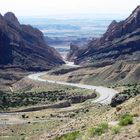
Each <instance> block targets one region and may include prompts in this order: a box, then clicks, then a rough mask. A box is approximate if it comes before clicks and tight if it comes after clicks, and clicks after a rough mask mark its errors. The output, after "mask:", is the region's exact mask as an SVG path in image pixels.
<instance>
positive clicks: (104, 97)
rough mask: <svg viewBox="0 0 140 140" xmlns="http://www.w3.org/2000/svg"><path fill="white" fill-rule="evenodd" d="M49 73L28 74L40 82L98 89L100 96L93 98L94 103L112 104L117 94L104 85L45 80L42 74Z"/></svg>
mask: <svg viewBox="0 0 140 140" xmlns="http://www.w3.org/2000/svg"><path fill="white" fill-rule="evenodd" d="M45 74H47V72H41V73H35V74H31V75H29V76H28V78H30V79H32V80H35V81H40V82H46V84H47V83H55V84H60V85H67V86H74V87H79V88H83V89H90V90H96V91H97V92H98V93H99V94H100V96H99V98H97V99H96V100H93V101H92V102H94V103H101V104H110V103H111V99H112V97H113V96H114V95H115V94H117V91H115V90H114V89H111V88H106V87H102V86H92V85H85V84H79V83H68V82H62V81H52V80H45V79H42V78H41V76H43V75H45Z"/></svg>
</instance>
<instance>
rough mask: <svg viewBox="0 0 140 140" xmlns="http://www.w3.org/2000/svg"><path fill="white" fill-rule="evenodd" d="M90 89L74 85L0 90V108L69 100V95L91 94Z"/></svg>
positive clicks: (6, 108)
mask: <svg viewBox="0 0 140 140" xmlns="http://www.w3.org/2000/svg"><path fill="white" fill-rule="evenodd" d="M92 93H93V91H91V90H86V89H85V90H83V89H80V88H76V87H67V86H66V87H64V88H63V87H60V88H58V87H51V88H49V87H48V88H46V89H31V90H29V91H18V92H13V93H9V92H2V91H0V95H1V96H0V110H8V109H11V108H17V107H18V108H19V107H26V106H32V105H47V104H52V103H56V102H58V101H63V100H64V101H65V100H69V99H70V97H73V96H76V95H78V96H79V95H83V94H85V95H86V94H87V95H89V94H92Z"/></svg>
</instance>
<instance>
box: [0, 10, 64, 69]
mask: <svg viewBox="0 0 140 140" xmlns="http://www.w3.org/2000/svg"><path fill="white" fill-rule="evenodd" d="M63 63H64V62H63V60H62V58H61V56H60V55H59V53H58V52H57V51H56V50H55V49H54V48H51V47H49V46H48V45H47V44H46V42H45V40H44V36H43V33H42V32H41V31H39V30H38V29H36V28H33V27H32V26H30V25H21V24H20V23H19V21H18V19H17V18H16V16H15V15H14V14H13V13H11V12H8V13H6V14H5V15H4V16H2V15H0V66H1V67H5V66H8V67H11V66H12V67H20V68H22V69H25V70H37V71H40V70H47V69H50V68H51V67H53V66H56V65H61V64H63Z"/></svg>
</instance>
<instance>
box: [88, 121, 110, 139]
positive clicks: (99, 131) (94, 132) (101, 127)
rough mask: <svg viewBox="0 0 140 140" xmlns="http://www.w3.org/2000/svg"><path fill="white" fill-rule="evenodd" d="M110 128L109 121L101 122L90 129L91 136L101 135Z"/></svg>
mask: <svg viewBox="0 0 140 140" xmlns="http://www.w3.org/2000/svg"><path fill="white" fill-rule="evenodd" d="M107 130H108V123H101V124H100V125H99V126H97V127H93V128H90V129H89V136H90V137H94V136H100V135H102V134H103V133H105V132H106V131H107Z"/></svg>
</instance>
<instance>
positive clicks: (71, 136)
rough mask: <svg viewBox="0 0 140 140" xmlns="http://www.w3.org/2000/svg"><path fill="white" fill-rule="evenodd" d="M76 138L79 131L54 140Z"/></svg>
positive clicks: (73, 139) (71, 139)
mask: <svg viewBox="0 0 140 140" xmlns="http://www.w3.org/2000/svg"><path fill="white" fill-rule="evenodd" d="M78 136H79V131H75V132H72V133H68V134H65V135H63V136H61V137H56V138H55V140H76V138H77V137H78Z"/></svg>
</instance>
